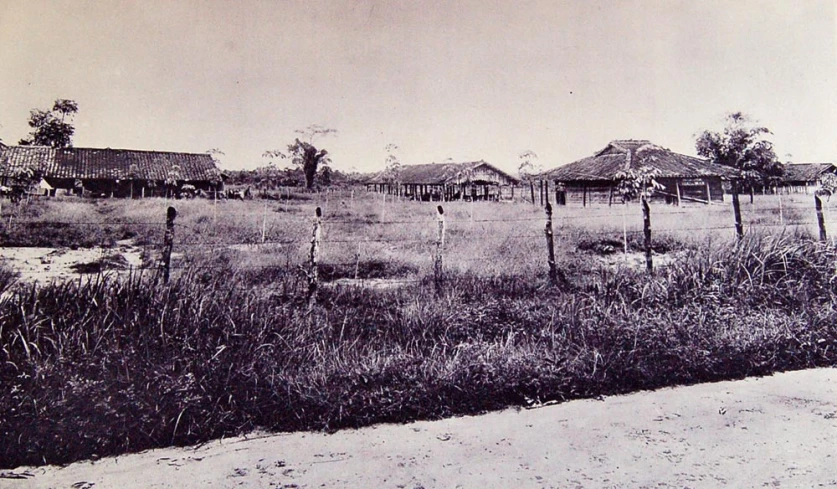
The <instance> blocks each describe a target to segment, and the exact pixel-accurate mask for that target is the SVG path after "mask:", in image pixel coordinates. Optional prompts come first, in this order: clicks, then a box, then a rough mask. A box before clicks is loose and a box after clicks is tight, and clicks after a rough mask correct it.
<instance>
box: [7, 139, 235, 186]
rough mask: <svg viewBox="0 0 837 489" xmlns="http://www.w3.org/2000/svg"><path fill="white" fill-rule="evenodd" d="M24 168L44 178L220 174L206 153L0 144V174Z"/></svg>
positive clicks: (211, 176)
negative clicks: (4, 145)
mask: <svg viewBox="0 0 837 489" xmlns="http://www.w3.org/2000/svg"><path fill="white" fill-rule="evenodd" d="M175 167H176V168H175ZM24 168H37V169H40V170H41V171H43V172H44V176H45V177H47V178H66V179H70V178H72V179H80V180H96V179H104V180H116V179H141V180H165V179H166V178H167V177H168V176H170V175H171V174H172V173H173V172H174V171H175V170H177V174H178V175H179V176H178V178H177V179H178V180H184V181H211V180H218V179H220V177H221V173H220V171H219V170H218V168H217V167H216V166H215V162H214V161H213V160H212V157H211V156H210V155H207V154H197V153H171V152H163V151H140V150H126V149H110V148H106V149H97V148H61V149H53V148H49V147H44V146H9V147H5V148H0V175H13V174H14V173H16V172H17V171H19V170H21V169H24Z"/></svg>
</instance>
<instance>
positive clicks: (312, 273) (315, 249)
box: [308, 207, 323, 312]
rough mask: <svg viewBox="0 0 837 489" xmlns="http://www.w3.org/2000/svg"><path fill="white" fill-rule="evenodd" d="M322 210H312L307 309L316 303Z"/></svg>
mask: <svg viewBox="0 0 837 489" xmlns="http://www.w3.org/2000/svg"><path fill="white" fill-rule="evenodd" d="M322 217H323V211H322V209H320V208H319V207H317V209H316V210H315V211H314V230H313V232H312V233H311V253H310V255H309V257H308V260H309V261H308V311H309V312H310V311H311V310H312V309H313V308H314V305H315V304H316V303H317V287H318V286H319V262H320V236H321V234H322V231H321V218H322Z"/></svg>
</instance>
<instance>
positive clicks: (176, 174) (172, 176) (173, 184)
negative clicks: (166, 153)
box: [163, 165, 183, 197]
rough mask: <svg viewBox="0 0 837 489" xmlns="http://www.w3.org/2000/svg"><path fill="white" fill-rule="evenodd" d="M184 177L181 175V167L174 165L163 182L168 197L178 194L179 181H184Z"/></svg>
mask: <svg viewBox="0 0 837 489" xmlns="http://www.w3.org/2000/svg"><path fill="white" fill-rule="evenodd" d="M182 179H183V176H182V175H181V173H180V166H179V165H172V167H171V169H170V170H169V172H168V173H167V174H166V179H165V181H164V182H163V183H164V184H165V186H166V196H167V197H168V196H171V194H173V193H177V189H178V181H179V180H182Z"/></svg>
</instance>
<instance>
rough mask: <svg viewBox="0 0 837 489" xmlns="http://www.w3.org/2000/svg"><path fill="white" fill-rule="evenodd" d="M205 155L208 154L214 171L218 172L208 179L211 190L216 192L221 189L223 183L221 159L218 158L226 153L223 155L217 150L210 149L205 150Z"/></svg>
mask: <svg viewBox="0 0 837 489" xmlns="http://www.w3.org/2000/svg"><path fill="white" fill-rule="evenodd" d="M206 154H208V155H209V156H210V157H211V158H212V163H214V164H215V169H216V170H218V172H217V173H216V174H215V175H213V176H212V177H211V178H210V179H209V184H210V185H212V188H213V189H215V190H216V191H217V190H218V189H219V188H220V187H221V184H222V183H223V182H224V180H223V179H222V178H221V159H220V158H219V156H224V155H225V154H226V153H224V152H223V151H221V150H220V149H218V148H212V149H208V150H206Z"/></svg>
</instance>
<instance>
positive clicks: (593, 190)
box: [564, 181, 616, 205]
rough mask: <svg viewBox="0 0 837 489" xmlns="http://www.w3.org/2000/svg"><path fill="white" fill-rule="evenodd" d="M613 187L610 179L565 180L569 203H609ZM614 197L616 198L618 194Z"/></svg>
mask: <svg viewBox="0 0 837 489" xmlns="http://www.w3.org/2000/svg"><path fill="white" fill-rule="evenodd" d="M611 187H612V185H611V183H610V182H608V181H601V182H565V183H564V194H565V195H566V202H567V205H601V204H604V205H607V204H608V203H610V199H611ZM613 198H614V199H616V196H614V197H613ZM614 203H615V201H614Z"/></svg>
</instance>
